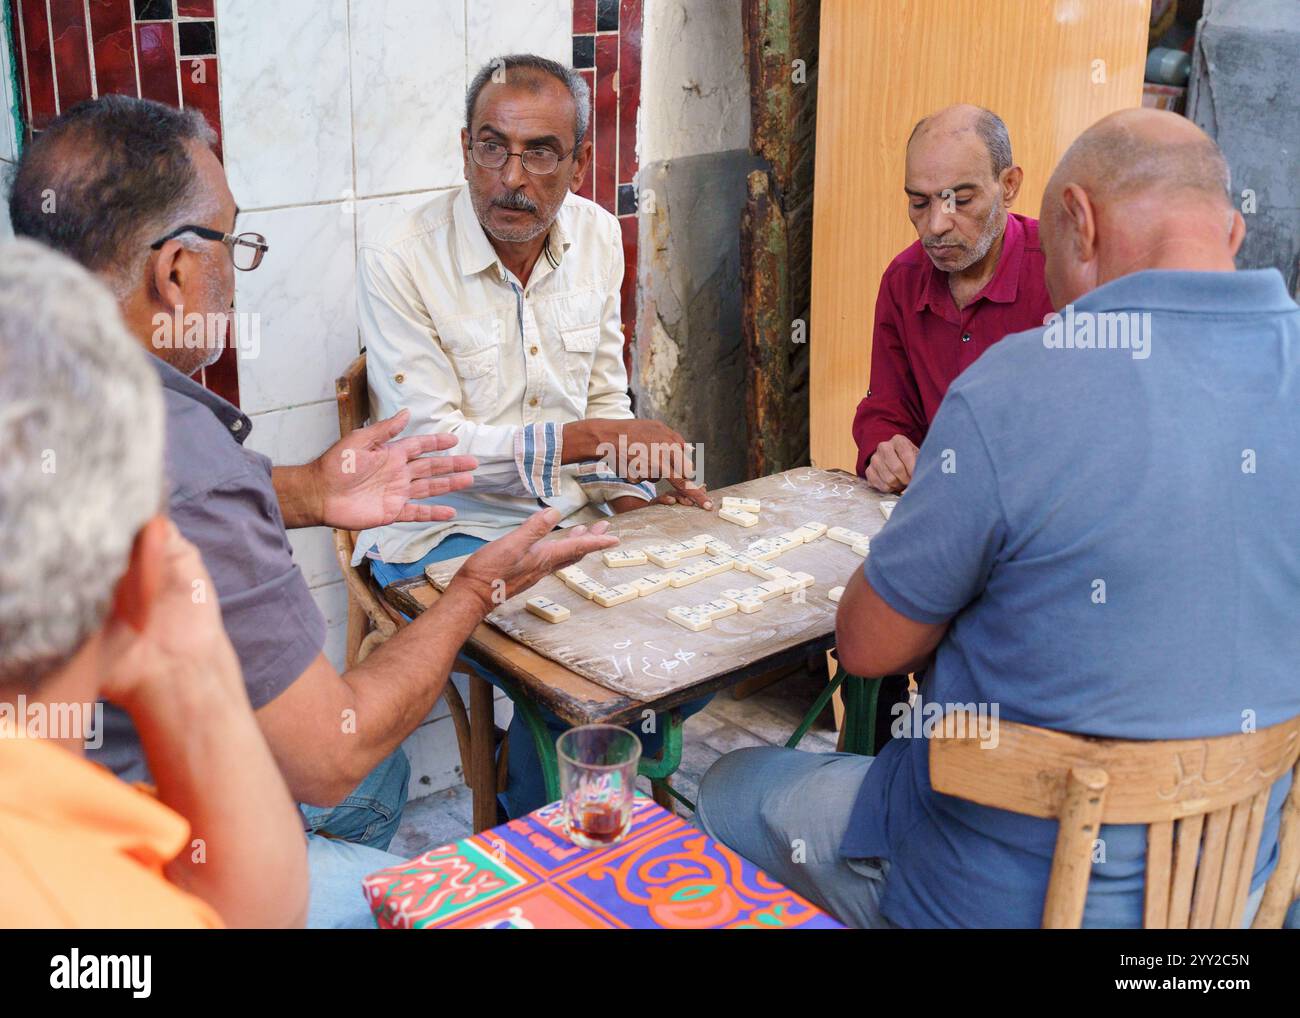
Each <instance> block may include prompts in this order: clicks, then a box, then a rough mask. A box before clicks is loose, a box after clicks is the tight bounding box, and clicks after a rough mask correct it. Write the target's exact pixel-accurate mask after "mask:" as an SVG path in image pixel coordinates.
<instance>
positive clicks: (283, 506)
mask: <svg viewBox="0 0 1300 1018" xmlns="http://www.w3.org/2000/svg"><path fill="white" fill-rule="evenodd" d="M271 483H272V484H273V485H274V486H275V496H276V498H277V500H278V501H279V503H280V515H282V516H283V517H284V525H285V527H286V529H288V530H294V529H297V528H301V527H319V526H322V525H323V523H324V520H323V518H322V517H323V510H322V508H321V496H320V490H319V486H318V485H317V483H316V469H315V467H314V466H313V465H312V464H310V463H305V464H303V465H302V466H298V467H273V468H272V470H271Z"/></svg>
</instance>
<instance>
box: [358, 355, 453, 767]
mask: <svg viewBox="0 0 1300 1018" xmlns="http://www.w3.org/2000/svg"><path fill="white" fill-rule="evenodd" d="M334 392H335V398H336V400H337V402H338V412H339V436H340V437H343V436H346V435H348V434H349V433H351V432H353V431H355V430H356V429H357V428H360V427H364V426H365V424H366V422H367V421H368V420H369V419H370V390H369V388H368V386H367V384H366V355H365V353H364V352H363V353H362V354H361V356H359V357H358V358H357V359H356V360H354V361H353V362H352V363H351V364H350V365H348V369H347V371H345V372H344V373H343V375H342V377H340V378H339V379H337V380H336V381H335V383H334ZM356 546H357V535H356V534H354V533H353V532H352V531H350V530H338V529H336V530H335V531H334V551H335V553H336V554H337V555H338V560H339V568H340V569H341V570H342V571H343V582H344V583H345V584H346V585H347V591H348V629H347V643H346V654H345V662H346V667H348V668H351V667H352V666H353V665H355V664H358V663H360V662H361V661H364V660H365V659H366V657H367V656H368V655H369V654H370V652H371V651H373V650H374V649H375V648H376V647H378V646H379V645H380V644H381V643H383V642H384V641H385V640H387V639H388V638H389V637H390V636H392V635H393V634H394V633H395V632H397V630H398V629H400V628H401V627H402V626H405V625H407V624H408V623H407V620H406V619H405V618H404V617H403V616H402V614H401V612H399V611H397V610H396V609H394V608H392V607H390V606H389V604H388V602H387V601H385V600H384V598H383V595H382V593H381V592H380V589H379V585H378V584H377V583H375V581H374V578H373V577H372V576H371V575H370V570H369V569H368V568H367V567H366V565H365V563H364V562H363V563H362V564H361V565H360V566H354V565H353V564H352V554H353V552H354V551H355V550H356ZM443 696H444V697H445V698H446V700H447V708H448V710H449V712H450V713H451V719H452V724H453V725H455V728H456V745H457V747H458V749H459V750H460V763H461V771H462V772H463V773H464V774H466V775H468V774H469V769H468V768H469V762H470V752H469V748H470V743H469V740H470V726H469V715H468V713H467V712H466V710H465V701H464V699H463V698H462V697H461V695H460V691H459V690H458V689H457V688H456V684H455V683H454V682H452V681H451V679H448V680H447V685H446V686H445V687H444V690H443Z"/></svg>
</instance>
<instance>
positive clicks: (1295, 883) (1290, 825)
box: [1250, 764, 1300, 930]
mask: <svg viewBox="0 0 1300 1018" xmlns="http://www.w3.org/2000/svg"><path fill="white" fill-rule="evenodd" d="M1297 895H1300V764H1298V765H1297V766H1296V768H1295V770H1294V771H1292V772H1291V794H1290V795H1288V796H1287V799H1286V805H1285V806H1284V807H1283V808H1282V826H1281V828H1280V830H1279V832H1278V849H1277V868H1276V869H1275V870H1274V871H1273V876H1272V877H1270V878H1269V881H1268V885H1267V886H1266V887H1265V888H1264V898H1263V900H1262V901H1261V902H1260V903H1259V911H1258V912H1256V913H1255V921H1254V922H1253V923H1251V924H1250V926H1251V929H1253V930H1276V929H1281V927H1282V919H1283V918H1284V917H1285V916H1286V910H1287V909H1288V908H1289V907H1290V905H1291V902H1292V901H1294V900H1295V898H1296V896H1297Z"/></svg>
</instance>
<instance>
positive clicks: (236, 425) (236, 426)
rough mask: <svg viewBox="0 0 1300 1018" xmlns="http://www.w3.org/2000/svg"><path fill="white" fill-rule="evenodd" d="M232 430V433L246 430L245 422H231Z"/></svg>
mask: <svg viewBox="0 0 1300 1018" xmlns="http://www.w3.org/2000/svg"><path fill="white" fill-rule="evenodd" d="M230 430H231V431H243V430H244V422H243V421H233V422H231V425H230Z"/></svg>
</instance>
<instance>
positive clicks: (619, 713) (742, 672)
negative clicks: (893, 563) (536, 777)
mask: <svg viewBox="0 0 1300 1018" xmlns="http://www.w3.org/2000/svg"><path fill="white" fill-rule="evenodd" d="M441 596H442V595H441V594H440V593H439V592H438V589H437V588H436V587H435V586H434V585H433V584H432V583H430V582H429V581H428V580H426V579H424V578H423V577H418V576H417V577H412V578H411V579H409V580H398V581H397V582H396V583H393V584H391V585H390V586H388V587H386V588H385V590H384V597H385V598H386V599H387V600H388V603H389V604H391V605H392V606H393V607H394V608H396V609H397V610H398V611H400V612H402V613H404V614H406V615H409V616H410V617H411V618H415V617H417V616H419V615H421V614H422V613H423V612H425V611H426V610H427V609H428V608H430V607H431V606H432V605H435V604H437V603H438V599H439V598H440V597H441ZM834 645H835V634H834V633H833V632H832V633H828V634H827V635H826V636H824V637H822V638H820V639H817V640H811V641H808V642H807V643H804V644H802V645H800V646H798V647H790V648H787V649H786V650H783V651H780V652H778V653H775V654H772V655H770V656H768V657H765V658H763V659H761V660H759V661H755V662H752V663H750V664H748V665H745V666H744V667H742V668H738V669H736V670H735V671H733V672H728V673H726V674H725V675H718V676H715V677H714V678H711V679H708V680H706V681H704V682H701V683H699V684H697V685H694V686H688V687H685V688H683V689H679V690H676V691H674V692H672V693H669V694H667V695H665V696H662V697H659V698H657V699H654V700H634V699H632V698H630V697H627V696H624V695H623V694H621V693H616V692H614V691H613V690H612V689H606V688H605V687H604V686H601V685H598V684H597V683H595V682H592V681H590V680H589V679H585V678H583V677H582V676H581V675H578V674H576V673H574V672H572V671H570V670H569V669H568V668H565V667H564V666H563V665H560V664H558V663H556V662H554V661H552V660H550V659H549V658H546V657H543V656H542V655H541V654H538V653H537V652H536V651H535V650H531V649H529V648H528V647H525V646H524V645H523V644H522V643H519V642H518V641H516V640H513V639H511V638H510V637H508V636H506V635H505V634H504V633H502V632H500V631H499V630H497V629H494V628H493V627H492V626H490V625H488V624H487V623H480V624H479V626H478V628H477V629H475V630H474V633H473V635H472V636H470V638H469V642H468V643H467V644H466V645H465V650H464V653H465V654H466V656H468V657H470V658H471V659H473V660H474V661H475V662H477V663H478V664H481V665H483V666H484V667H485V668H487V669H488V670H489V671H492V672H496V673H498V674H503V675H505V676H507V677H508V678H511V679H513V680H514V681H515V682H518V683H519V684H520V685H521V686H523V687H524V689H525V690H527V692H528V694H529V695H530V696H531V697H532V698H533V699H534V700H535V701H536V702H538V703H540V704H541V705H542V706H544V707H546V708H548V709H549V710H551V711H554V712H555V713H556V714H557V715H559V716H560V717H561V718H562V719H563V720H564V721H566V722H567V723H569V724H570V725H589V724H613V725H627V724H631V723H633V722H636V721H639V720H640V719H641V717H642V712H643V711H646V710H653V711H663V710H669V709H671V708H673V707H677V706H679V705H681V704H683V703H686V702H688V701H690V700H694V699H697V698H698V697H701V696H707V695H710V694H712V693H716V692H717V691H718V690H720V689H726V688H728V687H730V686H734V685H736V684H737V683H739V682H743V681H744V680H745V679H748V678H752V677H753V676H756V675H763V674H766V673H768V672H772V671H776V670H777V669H781V668H789V667H793V666H794V665H797V664H800V663H802V662H803V660H804V659H805V658H806V657H807V656H808V655H810V654H815V653H822V652H825V651H827V650H829V649H830V648H831V647H833V646H834Z"/></svg>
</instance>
